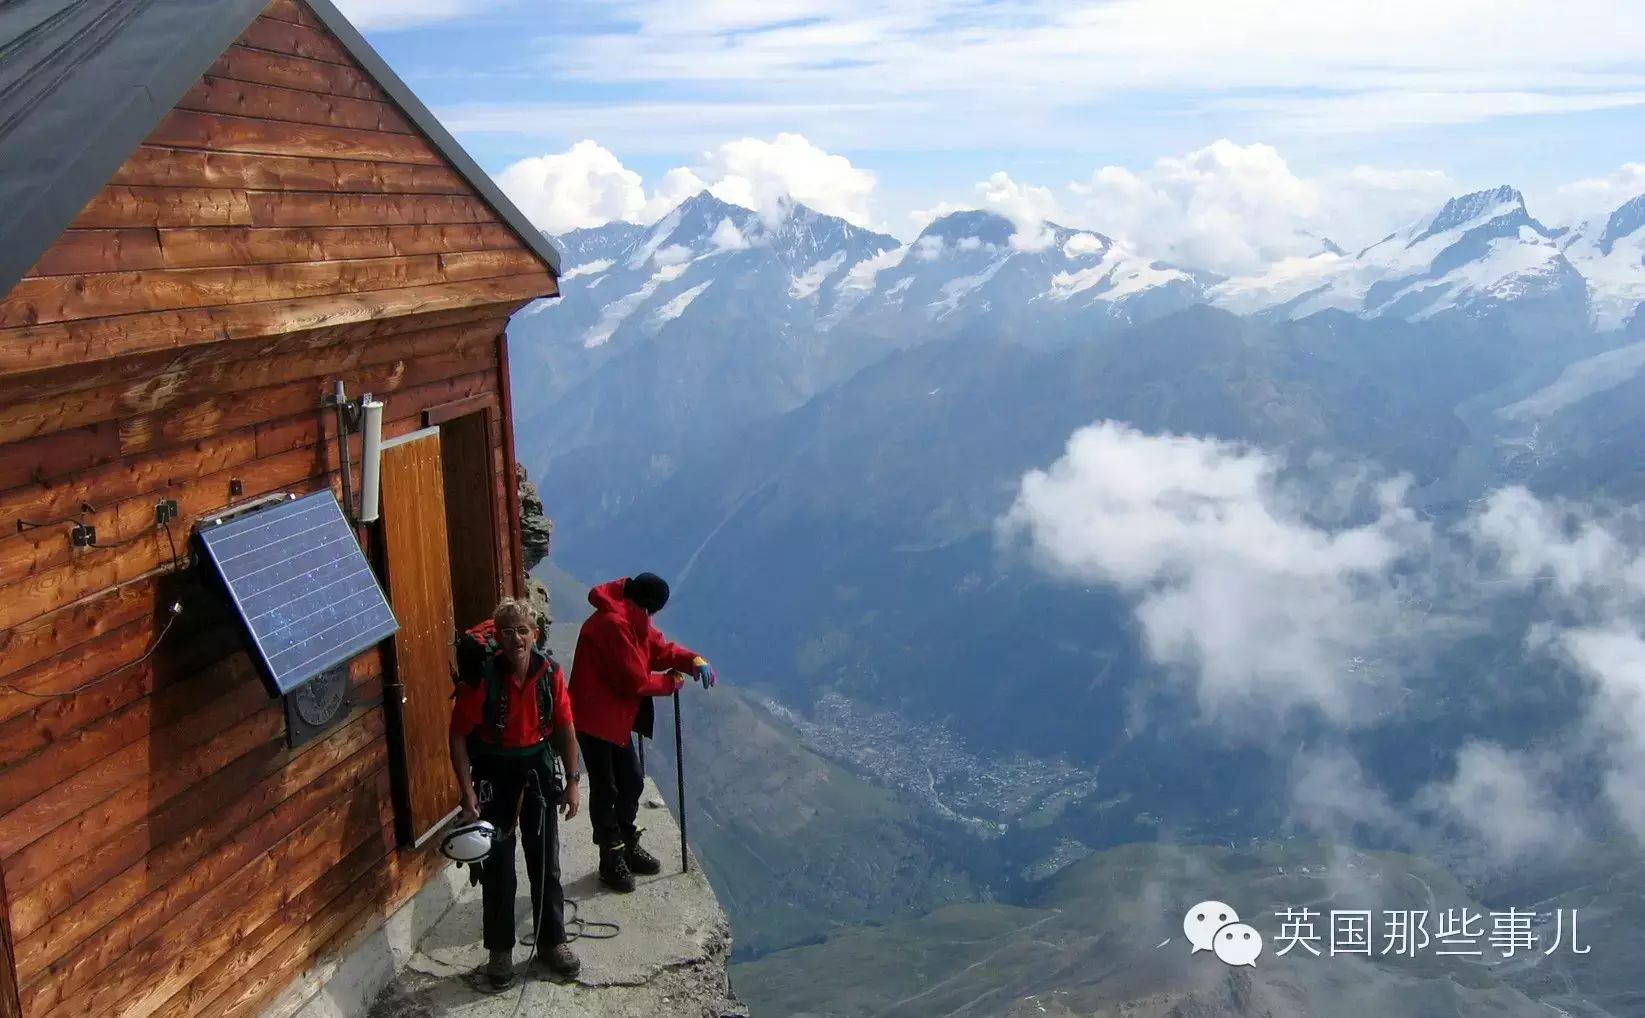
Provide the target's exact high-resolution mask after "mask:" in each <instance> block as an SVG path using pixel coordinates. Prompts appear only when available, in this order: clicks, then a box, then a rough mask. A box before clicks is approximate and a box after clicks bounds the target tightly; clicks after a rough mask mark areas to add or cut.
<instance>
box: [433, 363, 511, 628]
mask: <svg viewBox="0 0 1645 1018" xmlns="http://www.w3.org/2000/svg"><path fill="white" fill-rule="evenodd" d="M474 417H478V418H479V420H478V421H477V422H475V423H476V424H477V425H478V428H479V436H480V439H481V441H482V443H483V444H484V447H485V454H484V455H483V456H482V457H480V464H479V465H480V467H481V469H480V470H479V471H478V473H479V474H480V475H481V476H483V477H484V478H485V503H486V511H485V516H486V524H487V529H488V532H489V533H488V536H489V540H487V541H486V553H487V555H488V556H489V558H490V560H491V579H492V582H493V586H494V587H495V589H494V590H493V591H492V592H491V593H490V594H489V595H488V596H489V600H490V603H489V604H488V605H487V606H486V607H487V610H488V611H489V610H490V608H491V607H492V606H494V605H495V604H496V603H497V598H498V597H500V596H501V597H515V596H518V595H517V594H516V593H515V589H514V588H515V584H514V583H513V582H511V580H510V579H509V577H508V569H507V568H506V563H507V562H508V561H509V560H510V559H511V558H512V556H513V555H514V554H516V553H517V552H516V551H515V550H512V549H511V550H509V551H508V552H507V553H506V554H505V552H504V547H503V542H504V541H512V540H513V528H512V526H511V525H510V523H509V522H508V521H505V520H503V519H502V518H501V517H500V514H499V509H500V508H501V507H500V506H498V504H497V476H496V466H495V463H496V456H497V443H496V442H495V440H494V439H493V438H492V429H493V428H494V427H496V426H497V425H498V422H499V418H500V410H499V407H498V402H497V394H496V393H494V392H485V393H481V394H480V395H478V396H471V397H469V398H468V399H459V400H454V401H452V402H450V403H441V404H440V405H438V406H433V407H429V408H428V409H427V410H424V411H423V426H424V429H425V430H427V429H429V428H433V429H436V430H438V431H439V432H440V449H441V452H442V453H443V452H445V451H447V449H448V448H449V445H448V444H447V442H446V429H447V428H448V427H451V426H453V425H455V424H456V423H457V422H459V421H462V420H464V419H465V418H474ZM451 505H452V499H451V493H450V491H449V489H448V491H447V494H446V518H447V519H448V520H449V519H450V517H451ZM459 568H461V567H460V566H459V564H458V560H457V559H456V557H453V559H452V563H451V569H452V580H453V583H452V607H453V609H455V608H456V606H457V584H456V582H455V581H456V573H457V570H458V569H459ZM470 624H472V623H470ZM461 627H462V622H461V621H460V620H459V622H458V628H461Z"/></svg>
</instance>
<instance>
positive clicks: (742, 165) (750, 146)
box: [692, 133, 876, 226]
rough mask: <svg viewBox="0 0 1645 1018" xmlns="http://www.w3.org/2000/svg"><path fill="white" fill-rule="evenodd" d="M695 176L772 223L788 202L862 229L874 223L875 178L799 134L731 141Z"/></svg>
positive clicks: (726, 198)
mask: <svg viewBox="0 0 1645 1018" xmlns="http://www.w3.org/2000/svg"><path fill="white" fill-rule="evenodd" d="M692 172H694V173H695V174H696V175H698V176H699V177H701V178H702V179H703V180H706V181H708V189H709V191H710V192H711V193H713V195H714V196H715V197H717V198H719V199H720V200H722V201H727V202H730V203H731V204H733V205H741V206H743V207H744V208H750V209H754V210H755V211H757V212H759V213H760V214H761V215H762V216H764V217H765V218H766V219H767V220H768V221H772V222H774V221H776V220H777V219H779V218H780V217H781V214H782V206H783V203H784V201H785V200H788V199H792V200H793V201H796V202H799V203H801V204H803V205H806V206H809V207H810V208H812V209H814V210H816V211H818V212H821V213H823V214H824V215H830V216H838V217H840V218H841V219H844V220H846V221H847V222H850V223H855V224H857V225H859V226H862V225H866V224H867V223H868V222H869V221H870V219H871V212H870V199H871V198H872V197H873V194H874V188H875V185H876V180H875V177H874V174H872V173H869V172H868V171H867V170H863V169H859V168H858V167H856V166H853V165H851V160H849V159H847V158H845V157H844V156H841V155H836V154H834V153H831V152H826V151H824V150H823V149H821V148H819V147H817V146H816V145H813V144H812V143H811V142H810V141H807V140H806V139H805V138H804V137H802V136H801V135H798V134H790V133H784V134H779V135H777V137H776V138H775V139H774V140H772V141H764V140H761V139H758V138H741V139H738V140H736V141H729V142H726V143H725V144H724V145H721V146H720V147H719V148H717V149H715V150H714V151H712V152H708V153H706V154H705V155H704V156H703V159H702V162H701V164H700V165H698V166H695V167H693V168H692Z"/></svg>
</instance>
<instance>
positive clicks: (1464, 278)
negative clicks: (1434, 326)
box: [1211, 186, 1585, 319]
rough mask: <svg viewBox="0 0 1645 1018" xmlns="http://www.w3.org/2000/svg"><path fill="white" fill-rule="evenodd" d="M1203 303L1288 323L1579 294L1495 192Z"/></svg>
mask: <svg viewBox="0 0 1645 1018" xmlns="http://www.w3.org/2000/svg"><path fill="white" fill-rule="evenodd" d="M1211 299H1212V301H1213V302H1214V303H1216V304H1218V305H1220V306H1223V307H1225V308H1227V309H1228V310H1230V311H1235V312H1240V313H1251V312H1268V313H1273V314H1280V315H1283V316H1285V317H1291V318H1302V317H1305V316H1307V315H1310V314H1314V313H1316V312H1318V311H1324V310H1328V309H1336V310H1341V311H1348V312H1352V313H1354V314H1357V315H1360V316H1361V317H1364V318H1375V317H1381V316H1389V317H1395V318H1405V319H1420V318H1427V317H1431V316H1433V315H1436V314H1442V313H1447V312H1460V313H1464V314H1471V315H1480V314H1487V313H1490V312H1492V311H1494V310H1496V309H1499V308H1501V307H1503V306H1504V305H1506V304H1508V303H1517V302H1527V301H1534V302H1538V303H1541V304H1544V305H1547V306H1548V307H1550V308H1554V309H1556V310H1564V311H1569V310H1570V309H1572V308H1575V307H1577V306H1579V305H1580V304H1581V303H1582V301H1583V300H1584V299H1585V288H1584V284H1583V281H1582V278H1581V276H1580V275H1579V274H1578V273H1577V271H1576V270H1575V269H1574V268H1573V267H1572V266H1571V263H1570V262H1569V261H1568V260H1567V259H1566V258H1565V256H1564V255H1563V254H1562V253H1561V251H1560V245H1559V242H1558V241H1557V240H1556V236H1555V234H1554V233H1553V232H1551V231H1549V230H1548V229H1547V228H1546V227H1544V226H1543V225H1542V224H1541V223H1539V222H1537V221H1536V220H1535V219H1533V218H1532V217H1531V215H1530V213H1529V212H1528V211H1527V210H1526V208H1525V199H1524V197H1523V196H1522V195H1521V194H1520V193H1519V192H1518V191H1516V190H1515V189H1513V188H1511V187H1506V186H1504V187H1496V188H1491V189H1489V190H1484V191H1475V192H1473V193H1471V194H1465V195H1459V196H1458V197H1455V198H1452V199H1450V200H1449V201H1447V202H1446V203H1445V204H1444V205H1443V206H1441V207H1440V208H1439V209H1438V210H1436V211H1435V212H1434V213H1432V214H1431V215H1428V216H1424V217H1423V218H1422V219H1419V220H1417V221H1416V222H1414V223H1412V224H1411V225H1410V226H1408V227H1406V228H1405V229H1403V230H1398V231H1395V232H1394V233H1391V234H1389V235H1388V236H1387V237H1384V238H1383V239H1382V240H1379V241H1377V242H1376V243H1374V244H1372V245H1370V246H1368V247H1366V248H1365V249H1363V250H1361V251H1360V252H1359V253H1358V254H1356V255H1354V256H1353V257H1343V256H1341V255H1339V254H1336V253H1332V252H1330V251H1326V252H1322V253H1321V254H1318V255H1315V256H1313V257H1312V258H1305V259H1296V258H1292V259H1286V260H1285V261H1282V262H1280V263H1277V264H1275V265H1273V266H1270V267H1268V268H1267V269H1266V270H1265V271H1264V272H1262V273H1259V274H1257V275H1255V276H1249V277H1242V278H1237V279H1231V280H1227V281H1225V282H1224V283H1222V284H1220V285H1218V286H1217V287H1215V288H1213V290H1212V292H1211Z"/></svg>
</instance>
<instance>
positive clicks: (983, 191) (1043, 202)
mask: <svg viewBox="0 0 1645 1018" xmlns="http://www.w3.org/2000/svg"><path fill="white" fill-rule="evenodd" d="M977 194H978V196H979V197H980V198H981V199H982V207H983V208H985V209H987V210H988V211H990V212H995V213H998V214H999V215H1002V216H1004V217H1005V218H1007V219H1009V220H1011V225H1012V226H1014V227H1016V230H1017V232H1016V233H1014V234H1012V236H1011V246H1012V247H1013V248H1015V249H1016V250H1018V251H1043V250H1045V248H1046V247H1048V246H1049V245H1050V244H1051V243H1053V242H1054V241H1055V240H1056V235H1055V234H1054V233H1052V232H1051V230H1049V229H1048V228H1046V226H1045V221H1046V220H1047V219H1050V218H1052V217H1053V216H1055V215H1056V214H1057V200H1056V198H1054V197H1052V195H1051V191H1050V189H1048V188H1044V187H1035V186H1033V185H1030V184H1019V183H1018V182H1016V181H1015V180H1012V179H1011V177H1010V176H1009V175H1008V174H1006V173H1005V172H1004V171H1001V172H998V173H995V174H994V175H993V176H991V177H989V178H988V179H987V180H985V181H983V182H982V183H980V184H978V185H977Z"/></svg>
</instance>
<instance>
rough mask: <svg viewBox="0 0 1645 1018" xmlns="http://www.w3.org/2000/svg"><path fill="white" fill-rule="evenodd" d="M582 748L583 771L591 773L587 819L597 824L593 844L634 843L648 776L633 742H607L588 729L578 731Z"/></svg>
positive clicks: (578, 741)
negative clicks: (643, 775)
mask: <svg viewBox="0 0 1645 1018" xmlns="http://www.w3.org/2000/svg"><path fill="white" fill-rule="evenodd" d="M577 745H578V746H579V747H581V748H582V751H583V771H584V772H585V773H586V774H587V775H588V822H589V824H590V826H592V827H593V828H594V844H596V845H599V846H600V847H601V848H610V847H612V846H613V845H618V844H623V845H626V844H631V843H632V842H633V840H634V818H635V817H637V816H639V814H640V793H641V792H643V791H644V790H645V778H644V777H642V776H641V774H640V759H639V757H638V756H636V755H635V753H634V744H633V743H632V742H625V743H623V744H622V745H620V746H619V745H617V744H616V743H612V742H607V741H605V740H604V739H600V738H596V737H595V736H592V735H589V734H587V733H586V732H578V733H577Z"/></svg>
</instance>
